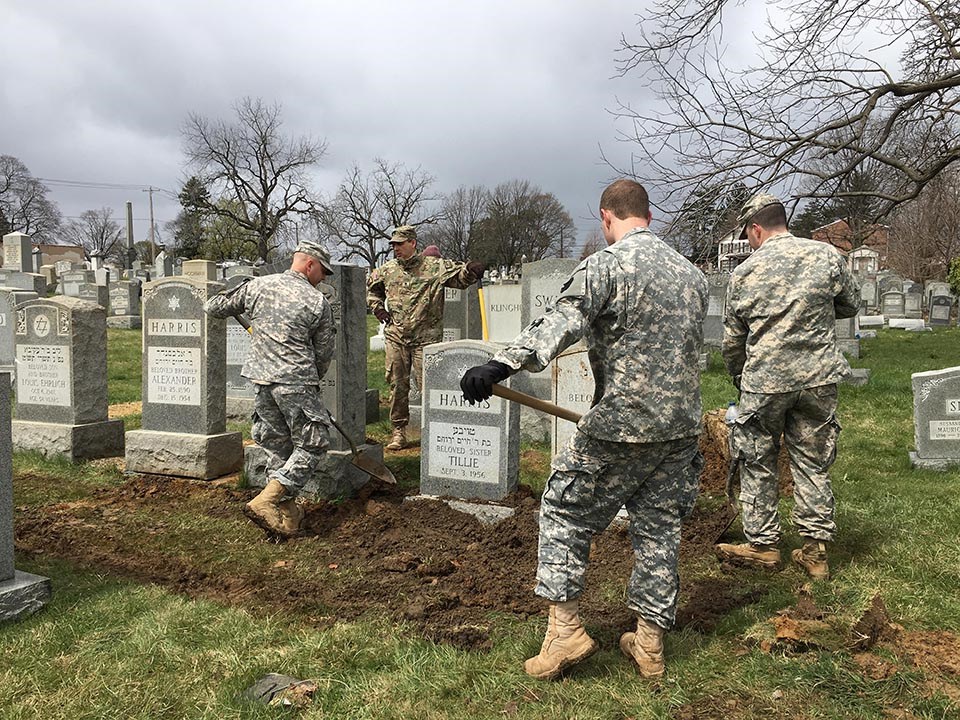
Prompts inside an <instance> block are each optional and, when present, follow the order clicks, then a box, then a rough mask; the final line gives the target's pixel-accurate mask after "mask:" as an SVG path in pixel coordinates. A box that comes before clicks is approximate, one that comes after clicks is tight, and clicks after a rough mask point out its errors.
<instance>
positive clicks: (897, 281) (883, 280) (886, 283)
mask: <svg viewBox="0 0 960 720" xmlns="http://www.w3.org/2000/svg"><path fill="white" fill-rule="evenodd" d="M877 292H878V293H879V294H880V298H881V300H882V299H883V296H884V295H886V294H887V293H888V292H903V278H902V277H900V276H899V275H897V274H896V273H893V274H880V275H878V276H877Z"/></svg>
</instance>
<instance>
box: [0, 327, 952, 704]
mask: <svg viewBox="0 0 960 720" xmlns="http://www.w3.org/2000/svg"><path fill="white" fill-rule="evenodd" d="M374 329H375V326H374ZM126 333H129V331H111V338H110V342H111V352H113V343H114V342H115V341H116V338H117V337H119V338H120V340H119V342H123V343H124V347H125V348H127V350H128V351H129V350H131V349H132V348H133V347H135V346H137V342H130V341H129V338H130V336H131V335H136V333H131V334H130V335H126ZM118 334H119V335H118ZM862 347H863V358H862V360H861V361H859V362H858V363H856V364H858V365H860V366H863V367H869V368H871V369H872V371H873V375H872V378H871V381H870V384H869V385H867V386H866V387H863V388H852V387H847V386H843V387H842V388H841V394H840V408H839V418H840V422H841V424H842V425H843V427H844V430H843V433H842V435H841V445H840V452H839V457H838V460H837V463H836V465H835V466H834V469H833V473H832V475H833V478H834V489H835V493H836V495H837V520H838V525H839V528H840V532H839V535H838V538H837V542H836V543H835V544H834V546H833V548H832V561H833V566H834V570H835V577H834V579H833V580H832V581H831V582H830V583H821V584H818V585H816V586H814V589H813V592H814V596H815V599H816V601H817V603H818V605H819V606H820V607H821V608H824V609H826V610H827V611H828V612H829V614H830V618H831V622H835V623H837V624H839V625H843V624H849V623H850V622H852V621H853V620H854V619H855V618H856V617H857V616H858V615H859V613H860V612H861V611H862V610H863V609H864V608H865V607H866V605H867V603H868V602H869V600H870V598H871V597H872V596H873V594H874V593H876V592H880V593H881V595H882V597H883V599H884V601H885V602H886V604H887V606H888V608H889V609H890V612H891V614H892V616H893V617H894V619H895V620H896V621H897V622H899V623H901V624H903V625H904V626H905V627H907V628H908V629H930V630H933V629H939V630H951V631H954V632H960V593H958V592H957V588H958V587H960V549H958V543H957V542H956V538H957V536H958V533H960V493H958V492H957V487H958V482H960V471H952V472H949V473H934V472H929V471H916V470H912V469H911V468H910V467H909V463H908V459H907V452H908V451H909V450H910V449H911V447H912V443H913V420H912V393H911V389H910V374H911V373H912V372H919V371H923V370H930V369H936V368H943V367H949V366H955V365H960V331H958V330H956V329H952V328H951V329H949V330H939V331H937V332H932V333H916V334H914V333H903V332H898V331H881V332H880V334H879V337H878V338H876V339H875V340H866V341H863V344H862ZM138 352H139V351H137V357H136V358H135V360H136V362H135V363H134V357H133V356H134V353H133V352H129V356H128V357H127V359H126V361H123V362H120V361H119V360H118V359H117V358H116V357H114V358H113V359H112V361H111V377H110V386H111V399H112V401H113V398H114V397H121V398H124V400H127V399H136V398H130V397H129V396H127V395H123V394H122V393H120V391H119V390H117V389H116V388H119V387H121V385H122V384H118V383H116V382H115V380H116V378H115V376H114V373H115V372H118V370H117V368H118V365H123V364H125V363H127V364H129V363H134V364H136V365H137V374H138V373H139V357H138ZM378 362H379V366H378ZM368 368H369V379H370V386H371V387H377V384H376V383H377V382H382V372H383V370H382V354H380V357H379V358H378V357H377V354H371V357H370V364H369V366H368ZM119 372H122V370H120V371H119ZM378 378H379V380H378ZM134 384H135V385H136V386H137V390H138V392H137V395H138V394H139V384H138V382H137V383H134ZM380 387H381V389H383V387H384V385H381V386H380ZM115 392H116V393H117V395H114V393H115ZM703 396H704V407H705V408H710V407H722V406H724V405H725V404H726V402H727V401H728V400H731V399H734V398H735V394H734V391H733V388H732V385H731V384H730V382H729V380H728V379H727V378H726V376H725V374H724V372H723V370H722V364H721V363H720V362H719V358H718V357H717V356H716V355H714V356H713V358H712V362H711V367H710V369H709V370H708V371H707V372H706V373H705V374H704V377H703ZM116 401H122V400H116ZM384 410H385V409H384V408H382V411H384ZM381 425H382V421H381V423H379V424H377V425H371V426H369V428H368V431H371V434H372V433H374V432H380V431H379V430H378V428H379V427H380V426H381ZM524 450H525V453H524V462H523V463H522V468H521V473H522V480H523V481H524V482H527V483H529V484H532V485H534V486H542V482H543V478H544V477H545V475H546V473H547V472H548V463H549V457H548V453H547V452H546V450H545V448H542V447H537V446H531V447H525V448H524ZM388 461H389V462H390V464H391V467H392V468H393V469H394V472H395V473H397V475H398V477H400V479H401V482H402V483H403V484H404V485H405V486H407V487H413V486H415V484H416V478H417V473H418V472H419V458H418V456H417V455H416V454H415V453H412V454H405V453H401V454H398V455H393V456H388ZM15 474H16V477H17V482H16V483H15V492H16V505H17V506H23V505H27V506H29V505H37V504H48V503H55V502H63V501H73V500H77V499H82V498H83V497H86V496H88V495H90V494H91V493H92V492H94V491H95V490H96V489H97V488H98V487H102V486H104V485H111V484H116V483H119V482H121V481H122V478H121V476H120V474H119V473H118V472H117V471H116V470H115V469H111V468H110V467H109V465H106V464H102V463H101V464H98V463H83V464H80V465H76V466H73V465H69V464H67V463H64V462H58V461H49V460H44V459H42V458H40V457H39V456H36V455H22V454H18V455H16V456H15ZM790 506H791V502H790V501H788V500H785V501H784V502H783V504H782V507H781V512H782V515H783V517H784V519H785V527H786V530H787V538H786V539H787V544H796V543H797V541H798V538H797V536H796V534H795V533H794V531H793V530H792V528H791V527H790V524H789V521H788V520H787V518H788V517H789V511H790ZM242 522H243V521H242V519H235V520H230V519H224V518H217V517H206V516H204V517H202V518H198V517H193V516H192V515H191V513H190V508H189V506H185V507H184V512H183V515H182V517H178V518H177V519H176V523H177V535H178V537H175V538H170V539H168V540H166V541H165V540H164V539H163V537H162V536H157V537H154V538H153V539H151V541H150V542H153V543H158V545H157V548H158V551H166V552H182V551H183V550H182V548H184V547H190V546H191V545H192V546H193V547H195V552H196V553H197V554H198V556H200V557H203V558H205V561H207V562H209V564H210V567H211V568H215V569H217V570H224V569H229V567H230V566H231V564H233V563H246V564H247V565H246V566H247V567H251V566H252V567H257V566H266V563H269V562H271V561H272V560H274V559H275V558H277V557H286V556H287V555H288V554H289V553H294V552H296V545H295V544H291V545H290V546H288V548H284V547H283V546H273V545H270V544H267V543H261V542H251V543H244V542H242V541H240V540H238V542H237V543H236V548H235V550H234V551H233V552H234V553H235V555H232V556H231V557H209V558H207V553H208V552H209V551H207V550H206V548H205V547H204V542H203V539H204V537H207V536H209V533H214V532H219V533H226V534H230V536H231V537H232V536H233V535H234V534H236V535H237V537H238V538H239V537H247V535H243V534H242V532H243V531H245V530H246V528H245V527H244V526H243V525H242ZM251 536H252V535H251ZM164 542H167V543H168V547H166V548H165V547H164V545H163V543H164ZM18 568H19V569H21V570H27V571H31V572H37V573H40V574H45V575H47V576H49V577H51V578H52V579H53V582H54V586H55V594H54V598H53V600H52V603H51V605H50V606H49V607H48V608H46V609H45V610H44V611H43V612H41V613H39V614H37V615H36V616H34V617H32V618H29V619H27V620H25V621H22V622H19V623H13V624H6V625H3V626H0V657H3V659H4V662H3V663H0V717H3V718H4V719H5V720H6V718H16V719H20V718H64V719H66V718H144V719H146V718H151V719H153V718H267V717H271V718H273V717H278V716H279V715H284V716H287V715H292V714H291V713H282V712H281V711H279V710H275V709H268V708H261V707H259V706H256V705H252V704H250V703H248V702H246V701H244V700H242V699H241V698H240V697H239V695H240V693H241V692H242V690H243V689H244V688H245V687H247V686H248V685H250V684H252V683H253V682H254V681H255V680H256V679H257V678H258V677H260V676H261V675H262V674H264V673H266V672H282V673H288V674H291V675H294V676H296V677H304V678H311V679H314V680H316V681H317V682H318V685H319V691H318V696H317V699H316V701H315V702H314V704H313V705H312V706H311V707H310V708H308V709H307V710H305V711H303V712H301V713H299V714H297V715H296V716H297V717H301V718H387V719H390V718H463V717H471V718H473V717H476V718H503V717H508V718H509V717H516V718H604V719H606V718H665V719H666V718H672V717H686V718H693V717H727V718H729V719H730V720H738V719H739V718H765V719H766V720H779V719H781V718H782V719H786V718H790V719H794V718H876V719H877V720H879V719H881V718H886V717H891V716H893V715H890V714H889V712H888V711H892V710H893V709H899V710H903V711H904V712H906V713H912V715H909V714H904V715H897V717H918V718H951V717H960V707H958V706H957V704H955V703H954V704H951V702H950V700H949V699H948V698H947V697H946V696H945V695H943V694H942V693H939V694H938V693H934V692H930V691H928V690H925V689H924V681H926V680H929V679H936V678H935V676H932V675H931V674H930V673H925V672H922V671H920V670H916V669H913V668H911V667H910V666H909V665H908V664H905V663H899V664H900V667H901V670H900V671H899V672H898V673H897V674H895V675H893V676H891V677H889V678H886V679H882V680H871V679H868V678H866V677H864V675H862V674H861V673H860V672H858V671H857V667H856V665H855V664H854V662H853V660H852V658H851V655H850V654H849V653H847V652H844V651H842V650H841V651H837V652H825V651H824V652H809V653H803V654H800V655H796V656H789V655H782V654H767V653H764V652H762V651H760V650H759V649H758V648H757V647H755V646H753V645H751V644H750V643H749V642H745V641H744V639H743V638H744V636H745V635H748V634H760V635H762V634H763V633H764V627H765V625H764V623H765V621H766V620H767V619H768V618H770V617H771V616H772V615H773V614H774V613H776V612H777V611H778V610H779V609H781V608H783V607H785V606H787V605H789V604H791V603H792V602H793V601H794V600H795V592H796V590H797V587H798V585H799V583H800V576H799V575H798V574H797V573H795V572H792V571H786V572H783V573H779V574H774V575H762V574H754V573H743V574H741V575H737V576H735V577H736V578H737V580H738V581H742V582H743V583H744V584H745V585H750V584H758V583H762V584H766V585H768V586H769V590H770V591H769V593H768V594H766V595H765V596H763V597H761V598H760V599H759V600H758V601H757V602H755V603H754V604H752V605H748V606H746V607H741V608H738V609H736V610H732V611H730V612H729V613H728V614H727V615H726V616H724V617H723V618H721V620H720V622H719V624H718V626H717V629H716V630H715V631H713V632H710V633H706V634H701V633H698V632H695V631H693V630H690V629H684V630H681V631H677V632H673V633H670V634H669V635H668V639H667V662H668V668H669V670H668V673H669V674H668V678H667V680H666V681H665V682H664V683H663V684H662V685H660V686H659V687H651V686H650V685H648V684H646V683H644V682H641V681H640V680H639V679H638V678H637V677H636V675H635V673H634V672H633V670H632V669H631V668H630V667H629V666H628V665H627V664H626V663H624V662H623V661H622V659H621V657H620V655H619V652H618V650H617V649H616V648H615V647H613V646H610V645H608V646H606V647H604V648H603V649H602V651H601V652H600V653H598V654H597V655H596V656H595V657H594V658H592V659H591V660H589V661H588V662H586V663H584V664H583V665H582V666H581V667H580V668H578V669H577V670H576V671H575V672H573V673H571V674H570V675H569V677H567V678H565V679H564V680H562V681H560V682H556V683H541V682H536V681H533V680H531V679H529V678H528V677H526V676H525V675H524V674H523V671H522V668H521V664H520V662H521V660H522V659H523V658H524V657H527V656H528V655H530V654H532V653H535V652H536V651H537V649H538V647H539V643H540V639H541V637H542V632H543V621H542V619H540V618H532V619H530V620H526V621H523V620H518V619H516V618H513V617H512V616H509V617H508V616H501V615H497V614H496V613H493V614H491V616H490V617H491V624H492V627H493V647H492V649H491V651H490V652H488V653H476V652H467V651H461V650H457V649H454V648H451V647H449V646H442V645H434V644H432V643H429V642H427V641H424V640H420V639H417V638H416V637H415V636H414V635H412V634H409V633H405V632H404V631H403V628H402V627H395V626H393V625H391V624H388V623H387V622H385V621H384V620H383V619H382V618H379V617H375V616H370V617H366V618H363V619H362V620H361V621H358V622H349V623H338V624H336V625H335V626H334V627H332V628H328V629H318V628H316V627H314V626H312V625H311V623H310V622H309V620H308V619H307V618H303V617H298V616H296V615H277V614H273V613H266V612H248V611H244V610H241V609H236V608H227V607H223V606H221V605H218V604H216V603H213V602H209V601H206V600H190V599H186V598H183V597H180V596H178V595H176V594H174V593H171V592H169V591H168V590H165V589H163V588H159V587H156V586H149V585H139V584H137V583H133V582H129V581H123V580H118V579H117V578H115V577H112V576H110V575H109V574H103V573H99V572H94V571H84V570H79V569H77V568H76V567H74V566H72V565H71V564H69V563H65V562H59V561H57V562H54V561H49V560H46V559H44V558H24V557H18ZM299 571H302V572H310V569H309V568H308V567H307V568H301V569H300V570H299ZM684 573H685V576H684V577H685V581H690V580H697V579H702V578H708V577H711V576H714V575H718V574H719V570H718V569H717V567H716V563H715V561H714V560H713V559H712V558H709V557H705V558H698V559H696V560H694V561H691V562H690V563H688V564H687V565H686V566H685V568H684ZM532 580H533V578H531V582H532ZM615 590H616V589H612V590H611V591H612V592H614V591H615ZM584 616H585V618H586V621H587V625H588V628H589V626H590V611H589V608H584ZM948 679H949V678H948ZM952 682H953V683H954V687H956V682H957V680H956V678H955V677H953V678H952ZM731 703H733V704H731ZM681 707H683V710H682V711H681V710H680V708H681Z"/></svg>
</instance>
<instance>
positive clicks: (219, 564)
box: [16, 476, 763, 648]
mask: <svg viewBox="0 0 960 720" xmlns="http://www.w3.org/2000/svg"><path fill="white" fill-rule="evenodd" d="M18 482H34V483H40V482H43V479H42V478H36V477H34V478H30V477H21V478H18ZM253 494H254V491H253V490H237V489H235V488H234V486H233V485H232V484H225V483H203V482H197V481H190V480H183V479H176V478H167V477H161V476H136V477H134V478H132V479H130V480H129V481H127V482H126V483H124V484H122V485H120V486H115V487H109V488H102V489H99V490H97V491H96V492H94V493H93V494H92V495H91V496H90V497H88V498H85V499H83V500H80V501H77V502H69V503H58V504H51V505H46V506H39V507H28V508H18V509H17V514H16V538H17V543H16V547H17V551H18V552H22V553H30V554H33V555H37V556H51V557H58V558H65V559H69V560H71V561H74V562H76V563H78V564H79V565H81V566H85V567H90V568H95V569H97V570H106V571H111V572H115V573H117V574H119V575H122V576H125V577H130V578H134V579H136V580H139V581H146V582H155V583H158V584H160V585H164V586H166V587H169V588H171V589H173V590H175V591H177V592H182V593H184V594H186V595H189V596H203V597H208V598H214V599H217V600H219V601H223V602H226V603H231V604H237V605H241V606H245V607H250V608H261V607H263V606H268V607H271V608H273V609H276V610H283V611H288V612H293V613H296V614H297V615H298V616H300V617H302V618H305V619H306V620H307V621H308V622H313V623H314V624H317V625H324V624H329V623H332V622H335V621H337V620H341V619H352V618H356V617H359V616H360V615H364V614H367V613H385V614H386V615H387V616H388V618H389V619H390V620H391V621H403V622H406V623H409V624H410V625H411V626H413V628H415V629H417V630H419V632H421V633H422V634H423V635H425V636H427V637H430V638H432V639H434V640H438V641H442V642H450V643H453V644H455V645H458V646H462V647H470V648H483V647H485V646H486V645H487V644H488V643H489V642H490V633H491V631H493V632H495V627H494V626H492V623H495V622H496V620H495V618H496V616H495V615H492V613H493V612H494V611H496V612H499V613H507V614H512V615H514V616H516V617H527V616H530V615H536V614H541V613H542V612H543V611H544V607H545V606H544V604H543V602H542V601H541V600H540V599H538V598H537V597H536V596H534V595H533V592H532V589H533V584H534V579H535V572H536V558H537V527H538V522H537V513H538V510H539V503H538V500H537V499H535V498H534V497H532V496H531V493H530V490H529V489H528V488H526V487H523V486H521V488H520V489H519V490H518V491H517V492H515V493H514V494H513V495H512V496H510V497H509V498H507V501H506V504H508V505H511V506H513V507H515V508H516V510H517V511H516V514H515V515H514V516H513V517H512V518H509V519H507V520H504V521H502V522H500V523H498V524H497V525H495V526H491V527H486V526H483V525H481V524H480V523H479V522H478V521H477V520H476V519H475V518H473V517H472V516H470V515H466V514H464V513H461V512H458V511H455V510H452V509H450V508H449V507H448V506H447V505H445V504H443V503H441V502H436V501H418V502H407V503H404V502H402V501H403V491H400V490H398V489H396V488H383V487H376V488H374V487H373V486H372V484H371V486H368V488H366V489H365V492H363V493H362V494H361V496H360V497H358V498H356V499H354V500H350V501H346V502H341V503H328V502H321V503H309V504H308V505H307V512H308V514H307V518H306V527H307V529H308V532H307V535H306V536H305V537H302V538H297V539H295V540H291V541H288V542H286V543H277V544H272V545H268V546H267V548H266V550H267V560H263V555H264V553H263V552H262V550H263V547H262V544H263V543H269V541H268V540H267V539H265V536H264V535H263V533H262V532H261V531H260V530H259V529H257V528H256V527H255V526H253V524H252V523H249V522H248V521H247V520H246V519H245V518H244V517H243V515H242V506H243V504H244V503H245V502H246V501H247V500H249V499H250V498H251V497H252V496H253ZM727 512H728V510H727V508H726V507H725V506H722V507H721V508H720V510H718V511H717V512H715V513H711V512H708V511H705V510H703V509H699V508H698V510H697V511H695V512H694V514H693V515H692V516H691V518H690V519H689V521H688V522H687V523H686V525H685V526H684V529H683V541H682V545H681V584H682V587H681V600H680V608H679V624H680V625H681V626H688V627H690V628H692V629H695V630H697V631H700V632H709V631H711V630H712V629H713V628H714V627H715V625H716V623H717V621H718V620H719V619H720V618H721V617H722V616H723V615H724V614H726V613H727V612H729V611H730V610H731V609H733V608H736V607H739V606H742V605H745V604H748V603H751V602H754V601H755V600H756V599H757V597H759V593H761V592H763V590H757V589H753V588H749V587H746V588H744V587H742V586H741V585H740V584H738V583H737V581H736V579H730V580H729V581H728V580H711V581H709V582H697V583H689V584H688V583H687V582H686V581H685V580H684V573H683V566H684V564H685V563H687V562H689V561H691V560H694V559H699V558H702V557H703V556H704V555H705V554H710V553H711V552H712V550H711V548H712V545H713V543H714V541H715V539H716V535H717V534H718V533H719V531H720V529H721V528H722V527H723V526H724V525H725V524H726V522H727V520H728V518H729V516H728V515H727V514H726V513H727ZM255 546H259V550H258V552H257V553H255V557H256V558H258V559H257V560H254V559H253V555H248V554H245V553H244V552H243V550H242V548H243V547H255ZM238 548H240V550H238ZM632 563H633V551H632V549H631V546H630V539H629V535H628V533H627V531H626V529H625V528H622V527H617V526H613V527H611V528H610V529H608V530H607V531H606V532H604V533H602V534H601V535H599V536H598V537H597V538H595V541H594V547H593V551H592V554H591V563H590V570H589V573H588V579H587V584H588V589H587V592H586V594H585V596H584V597H583V614H584V617H585V620H586V622H587V624H588V625H589V626H590V628H591V632H592V633H593V632H595V633H596V634H597V635H598V639H602V640H604V641H608V642H609V641H612V640H614V639H615V636H617V635H618V634H619V633H620V632H621V631H623V630H624V629H626V628H627V627H629V626H630V625H631V623H632V620H633V618H632V614H631V613H630V611H628V610H627V609H626V608H625V607H624V604H623V601H622V594H623V588H624V587H625V585H626V580H627V577H628V576H629V573H630V569H631V567H632ZM604 636H608V637H604Z"/></svg>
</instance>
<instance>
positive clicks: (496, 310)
mask: <svg viewBox="0 0 960 720" xmlns="http://www.w3.org/2000/svg"><path fill="white" fill-rule="evenodd" d="M521 290H522V288H521V286H520V285H517V284H514V283H510V284H503V285H485V286H484V288H483V303H484V310H485V312H486V316H487V338H486V339H487V340H488V341H490V342H497V343H508V342H510V341H511V340H513V339H514V338H515V337H516V336H517V335H519V334H520V331H521V330H522V329H523V328H522V327H521V325H520V315H521V310H520V307H521V302H522V297H521Z"/></svg>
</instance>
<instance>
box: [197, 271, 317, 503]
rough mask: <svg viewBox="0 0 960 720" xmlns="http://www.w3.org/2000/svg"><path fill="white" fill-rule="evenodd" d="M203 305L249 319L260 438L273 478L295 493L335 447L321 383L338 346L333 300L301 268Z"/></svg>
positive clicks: (249, 362) (248, 374)
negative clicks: (332, 309)
mask: <svg viewBox="0 0 960 720" xmlns="http://www.w3.org/2000/svg"><path fill="white" fill-rule="evenodd" d="M203 309H204V310H206V311H207V312H208V313H209V314H210V315H212V316H214V317H228V316H236V315H239V314H243V315H245V316H246V317H247V319H249V320H250V323H251V325H252V326H253V338H252V340H251V344H250V352H249V354H248V355H247V359H246V362H245V363H244V364H243V369H242V370H241V373H240V374H241V375H242V376H243V377H245V378H248V379H249V380H252V381H253V382H254V384H255V388H256V395H255V396H254V403H253V429H252V435H253V439H254V441H255V442H256V443H257V444H258V445H260V446H261V447H262V448H263V449H264V450H266V451H267V456H268V463H267V477H268V478H273V479H276V480H278V481H279V482H280V483H281V484H282V485H283V486H284V487H286V488H287V489H288V491H289V493H290V494H291V495H296V494H297V493H298V492H299V490H300V489H302V488H303V485H304V483H306V482H307V481H308V480H310V479H311V478H312V477H313V473H314V471H315V470H316V467H317V465H318V464H319V462H320V460H321V459H322V458H323V455H324V454H325V453H326V451H327V448H328V447H329V441H328V437H329V431H330V429H331V427H332V426H331V423H330V417H329V414H328V413H327V410H326V408H325V407H324V406H323V399H322V394H321V391H320V380H321V378H323V376H324V374H325V373H326V372H327V368H328V367H329V366H330V360H331V358H332V357H333V351H334V336H335V334H336V328H335V326H334V324H333V315H332V313H331V310H330V303H329V302H328V301H327V299H326V298H325V297H324V296H323V293H321V292H320V291H319V290H317V289H316V288H314V287H313V286H312V285H311V284H310V282H309V281H308V280H307V278H306V277H305V276H304V275H303V274H302V273H299V272H296V271H295V270H287V271H286V272H284V273H280V274H276V275H267V276H265V277H259V278H254V279H253V280H251V281H249V282H247V283H244V284H243V285H240V286H239V287H237V288H236V289H235V290H233V291H232V292H230V293H227V294H225V295H217V296H215V297H213V298H211V299H210V300H208V301H207V303H206V304H205V305H204V308H203Z"/></svg>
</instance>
